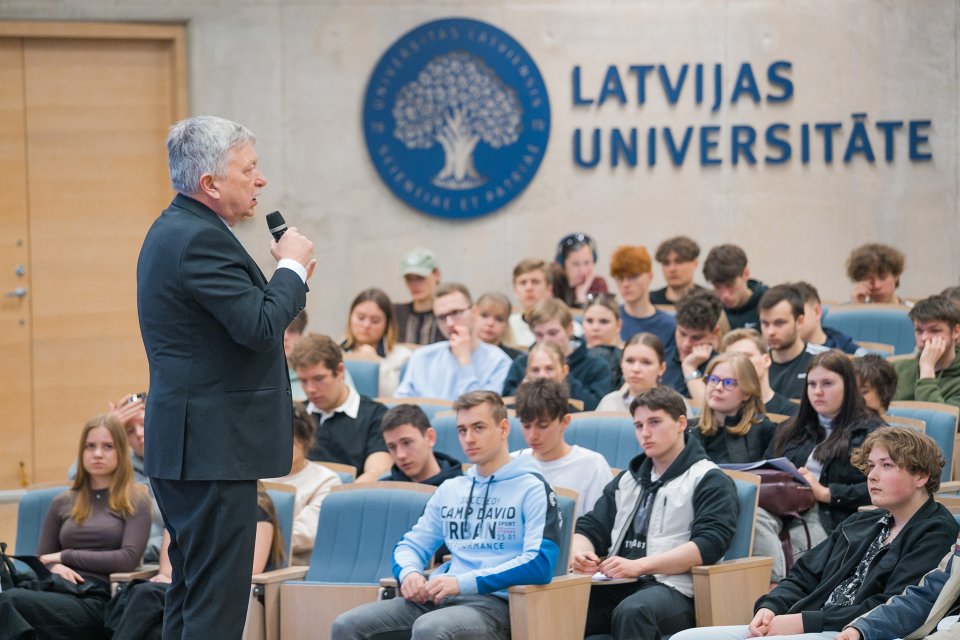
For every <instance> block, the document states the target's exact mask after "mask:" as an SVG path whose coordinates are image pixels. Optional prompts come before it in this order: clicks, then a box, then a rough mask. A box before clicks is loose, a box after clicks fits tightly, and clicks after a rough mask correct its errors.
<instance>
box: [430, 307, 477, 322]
mask: <svg viewBox="0 0 960 640" xmlns="http://www.w3.org/2000/svg"><path fill="white" fill-rule="evenodd" d="M469 310H470V307H464V308H463V309H456V310H455V311H450V312H448V313H442V314H440V315H438V316H437V322H439V323H441V324H442V323H445V322H446V321H447V320H456V319H457V318H459V317H460V316H462V315H463V314H465V313H466V312H467V311H469Z"/></svg>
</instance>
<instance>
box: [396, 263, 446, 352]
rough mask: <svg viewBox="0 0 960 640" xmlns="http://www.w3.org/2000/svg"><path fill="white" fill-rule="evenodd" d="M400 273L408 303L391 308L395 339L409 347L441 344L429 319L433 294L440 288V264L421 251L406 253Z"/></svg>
mask: <svg viewBox="0 0 960 640" xmlns="http://www.w3.org/2000/svg"><path fill="white" fill-rule="evenodd" d="M401 273H402V275H403V282H404V284H406V285H407V290H408V291H410V297H411V298H412V300H411V301H410V302H403V303H397V304H395V305H394V306H393V308H394V311H395V312H396V314H395V315H396V318H397V337H398V339H399V340H400V342H405V343H409V344H433V343H434V342H439V341H441V340H443V335H442V333H441V330H440V327H439V324H438V323H437V319H436V318H435V317H434V315H433V299H434V292H435V291H436V289H437V286H439V284H440V263H439V262H437V256H436V254H434V253H433V251H430V250H429V249H424V248H422V247H417V248H416V249H413V250H411V251H409V252H408V253H407V254H406V255H404V256H403V264H402V271H401Z"/></svg>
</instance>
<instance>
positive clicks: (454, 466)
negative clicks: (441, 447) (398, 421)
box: [380, 451, 463, 487]
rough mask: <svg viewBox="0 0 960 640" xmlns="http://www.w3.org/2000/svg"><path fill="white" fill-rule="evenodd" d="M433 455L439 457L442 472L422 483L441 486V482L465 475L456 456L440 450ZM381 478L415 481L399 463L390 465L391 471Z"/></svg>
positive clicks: (438, 462)
mask: <svg viewBox="0 0 960 640" xmlns="http://www.w3.org/2000/svg"><path fill="white" fill-rule="evenodd" d="M433 457H434V458H436V459H437V464H439V465H440V473H438V474H437V475H435V476H433V477H430V478H427V479H426V480H424V481H423V482H421V483H420V484H429V485H430V486H433V487H439V486H440V485H441V484H443V481H444V480H447V479H449V478H456V477H457V476H462V475H463V466H462V465H461V464H460V461H459V460H457V459H456V458H454V457H451V456H448V455H447V454H445V453H441V452H440V451H434V452H433ZM380 479H381V480H395V481H397V482H413V480H411V479H410V478H409V477H407V474H405V473H404V472H403V471H401V470H400V469H399V467H397V465H393V466H392V467H390V473H388V474H386V475H385V476H383V477H382V478H380Z"/></svg>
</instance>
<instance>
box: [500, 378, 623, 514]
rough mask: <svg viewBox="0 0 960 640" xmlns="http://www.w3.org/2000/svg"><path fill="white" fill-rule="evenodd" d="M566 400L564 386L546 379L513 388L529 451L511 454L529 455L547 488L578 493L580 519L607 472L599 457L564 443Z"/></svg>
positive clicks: (607, 479)
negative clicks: (571, 490)
mask: <svg viewBox="0 0 960 640" xmlns="http://www.w3.org/2000/svg"><path fill="white" fill-rule="evenodd" d="M567 399H568V396H567V389H566V386H564V385H563V384H561V383H559V382H556V381H554V380H549V379H546V378H541V379H539V380H531V381H529V382H524V383H523V384H521V385H520V386H519V387H518V388H517V417H518V418H519V419H520V424H521V425H522V426H523V439H524V440H526V441H527V445H528V446H529V447H530V448H529V449H521V450H520V451H518V452H516V453H515V454H514V455H528V456H531V457H532V458H533V463H534V466H535V467H536V468H537V469H538V470H539V472H540V475H542V476H543V477H544V478H545V479H546V481H547V482H549V483H550V486H552V487H554V488H556V487H563V488H565V489H573V490H574V491H576V492H578V494H579V496H578V497H577V507H576V510H575V512H574V517H580V516H581V515H583V514H584V513H587V512H588V511H590V510H591V509H593V505H594V503H596V501H597V498H599V497H600V494H601V493H603V488H604V487H605V486H607V483H609V482H610V477H611V473H610V465H609V464H608V463H607V460H606V458H604V457H603V456H602V455H600V454H599V453H597V452H596V451H591V450H590V449H584V448H583V447H581V446H578V445H572V446H571V445H570V444H568V443H567V441H566V440H564V438H563V432H564V431H566V429H567V426H569V424H570V414H569V413H568V412H567Z"/></svg>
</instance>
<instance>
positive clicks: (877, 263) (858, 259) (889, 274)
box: [847, 243, 910, 306]
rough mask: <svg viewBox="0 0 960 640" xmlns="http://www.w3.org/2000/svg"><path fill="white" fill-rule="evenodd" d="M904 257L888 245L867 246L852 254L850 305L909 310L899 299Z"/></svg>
mask: <svg viewBox="0 0 960 640" xmlns="http://www.w3.org/2000/svg"><path fill="white" fill-rule="evenodd" d="M903 265H904V257H903V253H901V252H900V251H899V250H897V249H894V248H893V247H891V246H889V245H885V244H878V243H868V244H864V245H861V246H859V247H857V248H856V249H854V250H853V251H851V252H850V256H849V257H848V258H847V277H848V278H850V281H851V282H853V288H852V289H850V302H855V303H860V304H863V303H869V302H874V303H883V304H899V305H904V306H910V305H908V304H907V303H905V302H904V301H903V300H901V299H900V298H899V297H898V296H897V287H899V286H900V275H901V274H902V273H903Z"/></svg>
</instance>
